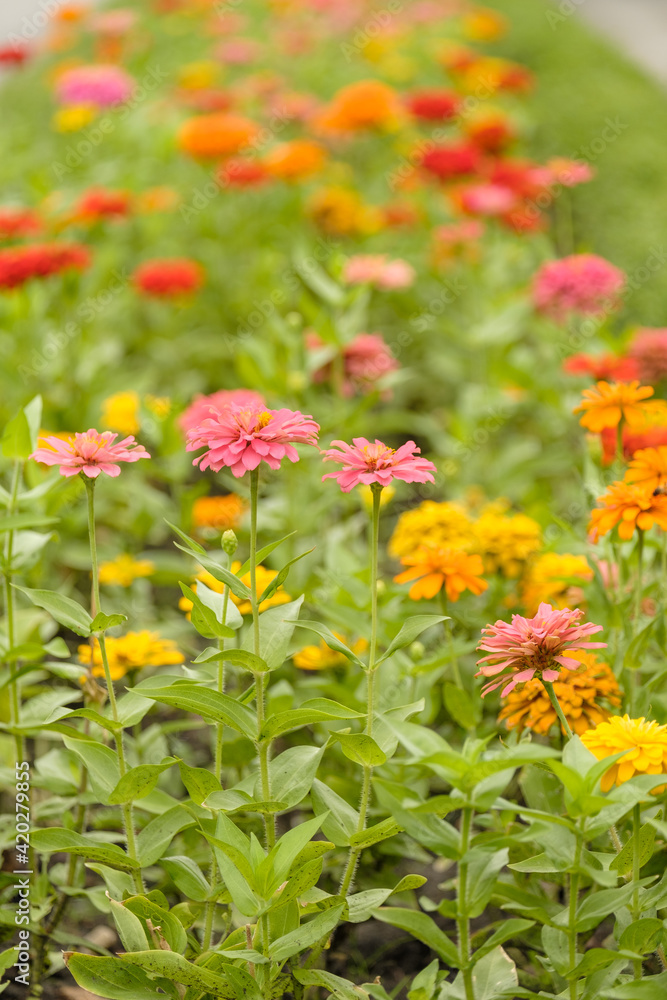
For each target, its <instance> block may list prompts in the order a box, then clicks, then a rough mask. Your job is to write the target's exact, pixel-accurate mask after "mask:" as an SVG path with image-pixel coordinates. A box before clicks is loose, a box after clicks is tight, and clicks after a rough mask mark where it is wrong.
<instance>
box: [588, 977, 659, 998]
mask: <svg viewBox="0 0 667 1000" xmlns="http://www.w3.org/2000/svg"><path fill="white" fill-rule="evenodd" d="M666 993H667V972H661V973H660V975H658V976H650V977H648V978H647V979H640V980H637V981H636V982H631V983H624V984H623V986H615V987H614V988H613V989H611V988H609V987H607V988H605V990H604V992H603V993H602V994H601V995H602V996H603V997H605V998H608V1000H665V994H666Z"/></svg>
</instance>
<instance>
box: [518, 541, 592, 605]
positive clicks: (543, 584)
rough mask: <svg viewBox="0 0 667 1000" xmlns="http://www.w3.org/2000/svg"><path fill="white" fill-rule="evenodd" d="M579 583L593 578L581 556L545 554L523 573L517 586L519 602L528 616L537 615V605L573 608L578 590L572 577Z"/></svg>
mask: <svg viewBox="0 0 667 1000" xmlns="http://www.w3.org/2000/svg"><path fill="white" fill-rule="evenodd" d="M573 577H574V578H577V579H579V580H581V582H582V583H585V582H588V581H589V580H592V579H593V570H592V569H591V568H590V566H589V565H588V562H587V561H586V557H585V556H575V555H571V554H570V553H563V554H562V555H561V554H559V553H557V552H545V553H544V555H541V556H538V557H537V559H536V560H535V561H534V562H533V563H531V564H530V565H529V567H528V569H527V570H526V573H525V575H524V578H523V581H522V584H521V601H522V603H523V605H524V607H525V609H526V613H527V614H528V615H534V614H536V613H537V609H538V608H539V606H540V604H542V603H546V604H551V605H552V607H554V608H574V607H576V606H578V605H579V604H580V603H581V594H580V593H577V592H578V591H579V587H576V586H573V584H572V582H571V581H572V578H573Z"/></svg>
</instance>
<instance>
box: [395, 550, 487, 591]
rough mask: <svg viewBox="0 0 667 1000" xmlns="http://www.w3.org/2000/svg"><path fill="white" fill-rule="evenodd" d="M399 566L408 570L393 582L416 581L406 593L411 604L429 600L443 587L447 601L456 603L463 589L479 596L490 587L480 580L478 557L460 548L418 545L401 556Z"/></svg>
mask: <svg viewBox="0 0 667 1000" xmlns="http://www.w3.org/2000/svg"><path fill="white" fill-rule="evenodd" d="M401 563H402V564H403V565H404V566H408V567H409V568H408V569H406V570H405V571H404V572H403V573H399V574H398V576H395V577H394V581H395V582H396V583H408V582H409V581H410V580H415V581H416V582H415V583H413V584H412V586H411V587H410V591H409V596H410V597H411V598H412V600H413V601H418V600H420V599H422V598H425V599H427V600H429V599H430V598H432V597H435V595H436V594H439V593H440V591H441V590H442V588H443V587H444V588H445V592H446V594H447V597H448V599H449V600H450V601H458V599H459V597H460V596H461V594H462V593H463V591H464V590H470V591H471V592H472V593H473V594H481V593H483V591H485V590H486V589H487V587H488V586H489V585H488V583H487V582H486V580H483V579H482V573H483V572H484V566H483V564H482V558H481V556H478V555H468V553H467V552H464V551H463V550H462V549H451V548H450V549H444V548H437V549H435V548H430V547H429V546H427V545H420V546H419V548H418V549H417V550H416V551H415V552H413V553H411V554H410V555H406V556H403V558H402V559H401Z"/></svg>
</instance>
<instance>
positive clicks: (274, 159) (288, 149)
mask: <svg viewBox="0 0 667 1000" xmlns="http://www.w3.org/2000/svg"><path fill="white" fill-rule="evenodd" d="M326 158H327V154H326V151H325V150H324V148H323V147H322V146H320V144H319V142H314V141H313V140H312V139H293V140H292V141H291V142H283V143H281V144H280V145H279V146H276V147H275V148H274V149H272V150H271V152H270V153H268V154H267V156H266V158H265V160H264V166H265V167H266V169H267V170H268V172H269V173H270V174H272V175H273V176H274V177H279V178H280V179H281V180H283V181H300V180H304V179H305V178H307V177H312V176H313V175H314V174H318V173H319V172H320V171H321V169H322V167H323V166H324V164H325V162H326Z"/></svg>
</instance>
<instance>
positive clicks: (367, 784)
mask: <svg viewBox="0 0 667 1000" xmlns="http://www.w3.org/2000/svg"><path fill="white" fill-rule="evenodd" d="M371 489H372V490H373V511H372V514H371V546H370V547H371V644H370V649H369V653H368V694H367V699H368V700H367V708H366V735H367V736H370V737H371V739H372V737H373V716H374V714H375V694H376V687H375V685H376V679H377V668H376V665H375V661H376V658H377V633H378V549H379V541H380V504H381V496H382V489H383V487H382V486H379V485H378V484H377V483H374V484H373V486H372V487H371ZM372 778H373V767H372V765H370V764H364V778H363V783H362V786H361V801H360V803H359V822H358V824H357V832H358V833H362V832H363V830H365V829H366V817H367V815H368V807H369V805H370V801H371V782H372ZM360 856H361V848H350V854H349V857H348V859H347V865H346V867H345V871H344V873H343V878H342V880H341V884H340V894H341V895H343V896H346V895H347V893H348V892H349V890H350V887H351V885H352V880H353V878H354V873H355V871H356V868H357V863H358V861H359V858H360Z"/></svg>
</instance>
